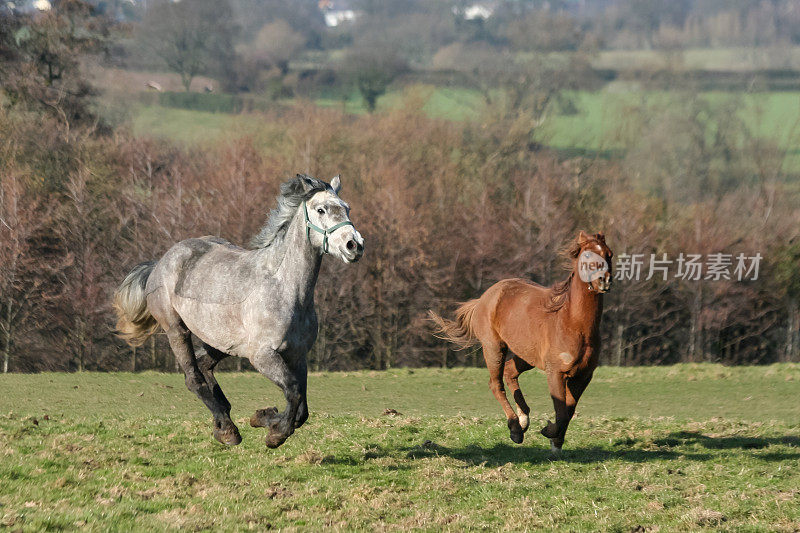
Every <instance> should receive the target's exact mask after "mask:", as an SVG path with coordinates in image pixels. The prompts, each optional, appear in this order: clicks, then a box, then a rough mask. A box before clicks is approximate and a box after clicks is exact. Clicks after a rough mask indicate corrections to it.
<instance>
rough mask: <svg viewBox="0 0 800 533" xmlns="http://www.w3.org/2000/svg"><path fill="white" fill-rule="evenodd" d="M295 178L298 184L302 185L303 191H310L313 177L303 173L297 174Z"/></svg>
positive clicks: (312, 185)
mask: <svg viewBox="0 0 800 533" xmlns="http://www.w3.org/2000/svg"><path fill="white" fill-rule="evenodd" d="M297 179H299V180H300V185H302V186H303V190H304V191H305V192H309V191H311V189H313V188H314V185H315V184H314V179H313V178H312V177H311V176H306V175H305V174H298V175H297Z"/></svg>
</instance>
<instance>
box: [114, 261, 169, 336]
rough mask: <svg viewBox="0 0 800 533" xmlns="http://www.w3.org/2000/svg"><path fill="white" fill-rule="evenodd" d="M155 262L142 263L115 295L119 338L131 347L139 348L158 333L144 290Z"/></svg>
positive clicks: (131, 272) (123, 282) (126, 278)
mask: <svg viewBox="0 0 800 533" xmlns="http://www.w3.org/2000/svg"><path fill="white" fill-rule="evenodd" d="M155 264H156V262H155V261H148V262H146V263H140V264H138V265H136V266H135V267H133V270H131V271H130V273H129V274H128V275H127V276H125V279H124V280H123V281H122V284H121V285H120V286H119V288H118V289H117V292H115V293H114V312H115V313H116V314H117V331H118V332H119V336H120V337H122V338H123V339H125V342H127V343H128V344H130V345H131V346H139V345H141V344H142V343H143V342H144V341H146V340H147V338H148V337H149V336H150V335H152V334H153V333H155V332H156V331H158V322H156V319H155V318H153V315H151V314H150V311H149V310H148V309H147V296H146V295H145V292H144V289H145V286H146V285H147V278H148V277H150V273H151V272H152V271H153V268H154V267H155Z"/></svg>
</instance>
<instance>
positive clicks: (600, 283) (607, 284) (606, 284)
mask: <svg viewBox="0 0 800 533" xmlns="http://www.w3.org/2000/svg"><path fill="white" fill-rule="evenodd" d="M612 281H613V280H612V278H611V277H609V278H607V279H606V278H602V279H599V280H597V292H599V293H601V294H602V293H606V292H608V291H610V290H611V283H612Z"/></svg>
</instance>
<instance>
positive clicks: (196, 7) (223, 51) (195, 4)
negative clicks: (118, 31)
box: [139, 0, 235, 92]
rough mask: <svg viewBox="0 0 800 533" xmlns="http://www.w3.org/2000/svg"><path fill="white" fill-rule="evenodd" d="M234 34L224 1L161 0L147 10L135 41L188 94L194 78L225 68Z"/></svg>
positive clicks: (227, 6)
mask: <svg viewBox="0 0 800 533" xmlns="http://www.w3.org/2000/svg"><path fill="white" fill-rule="evenodd" d="M234 32H235V28H234V25H233V15H232V12H231V8H230V4H229V3H228V1H227V0H184V1H182V2H172V1H170V0H163V1H161V2H159V3H158V4H156V5H154V6H151V7H150V8H149V9H148V11H147V15H146V16H145V18H144V20H143V21H142V24H141V28H140V30H139V41H140V43H141V44H142V46H143V48H144V49H149V50H151V51H152V52H153V53H154V54H155V55H156V56H158V57H159V58H160V59H161V60H162V61H163V62H164V64H165V65H166V66H167V68H169V69H170V70H171V71H173V72H175V73H176V74H178V75H179V76H180V77H181V83H182V84H183V87H184V89H186V91H187V92H188V91H189V90H190V89H191V85H192V80H193V79H194V78H195V76H197V75H198V74H213V73H215V72H221V71H224V70H225V69H226V68H228V67H229V65H230V64H231V63H232V58H233V36H234Z"/></svg>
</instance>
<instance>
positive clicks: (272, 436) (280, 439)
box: [266, 431, 289, 449]
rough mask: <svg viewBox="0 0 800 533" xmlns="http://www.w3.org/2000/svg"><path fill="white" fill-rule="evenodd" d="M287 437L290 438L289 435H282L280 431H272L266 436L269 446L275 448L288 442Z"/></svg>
mask: <svg viewBox="0 0 800 533" xmlns="http://www.w3.org/2000/svg"><path fill="white" fill-rule="evenodd" d="M287 438H289V436H288V435H281V434H279V433H273V432H271V431H270V433H269V435H267V438H266V443H267V448H273V449H275V448H277V447H278V446H280V445H281V444H283V443H284V442H286V439H287Z"/></svg>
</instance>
